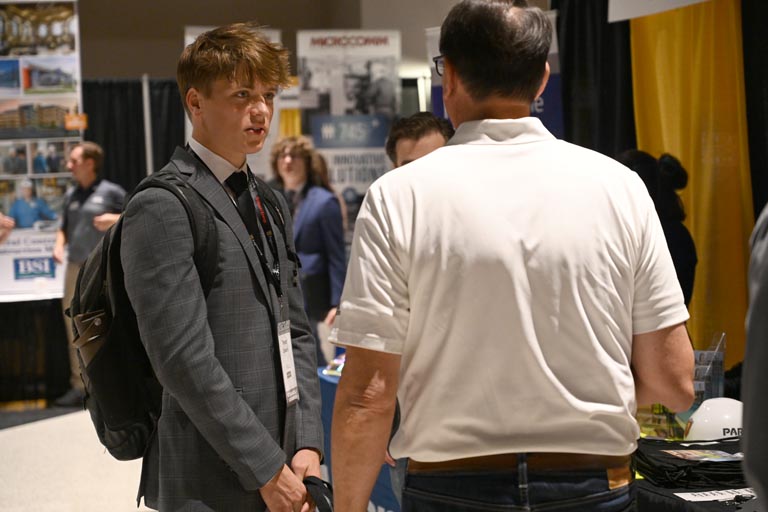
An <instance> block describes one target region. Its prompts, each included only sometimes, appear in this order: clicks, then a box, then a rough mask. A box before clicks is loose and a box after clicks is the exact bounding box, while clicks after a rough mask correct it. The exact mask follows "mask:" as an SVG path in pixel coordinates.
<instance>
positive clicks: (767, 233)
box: [741, 208, 768, 496]
mask: <svg viewBox="0 0 768 512" xmlns="http://www.w3.org/2000/svg"><path fill="white" fill-rule="evenodd" d="M751 242H752V254H751V259H750V264H749V311H748V312H747V344H746V349H745V353H744V368H743V369H742V380H741V400H742V402H743V404H744V412H743V424H744V425H743V426H744V436H743V438H742V448H743V450H744V473H745V475H746V477H747V481H748V483H749V484H750V485H752V486H753V487H754V489H755V492H756V493H757V494H758V495H759V496H766V495H768V457H766V456H765V454H766V452H767V451H768V408H766V407H765V390H766V389H767V388H768V371H766V370H768V315H767V314H766V312H768V208H765V209H764V210H763V213H762V214H761V215H760V217H759V218H758V220H757V224H756V225H755V228H754V231H753V232H752V240H751Z"/></svg>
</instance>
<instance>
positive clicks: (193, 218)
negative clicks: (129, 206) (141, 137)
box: [129, 164, 218, 297]
mask: <svg viewBox="0 0 768 512" xmlns="http://www.w3.org/2000/svg"><path fill="white" fill-rule="evenodd" d="M148 188H162V189H165V190H167V191H169V192H171V193H172V194H173V195H174V196H176V198H177V199H178V200H179V201H180V202H181V204H182V206H183V207H184V210H185V211H186V212H187V217H188V218H189V225H190V228H191V229H192V239H193V242H194V246H195V254H194V256H193V259H194V261H195V267H197V273H198V275H199V276H200V284H201V285H202V288H203V293H205V296H206V297H207V296H208V294H209V293H210V291H211V288H212V287H213V280H214V277H215V271H216V263H217V260H218V235H217V232H216V222H215V221H214V218H213V213H212V212H211V210H210V208H209V207H208V204H207V203H206V201H205V200H204V199H203V198H202V197H201V196H200V194H199V193H198V192H197V191H196V190H195V189H194V188H192V187H190V186H189V185H188V184H187V182H186V180H185V179H184V177H183V175H182V174H181V173H180V172H178V171H177V170H176V169H175V167H173V166H172V165H170V164H169V165H166V166H165V167H163V168H162V169H160V170H159V171H157V172H156V173H154V174H151V175H150V176H148V177H146V178H145V179H144V180H142V181H141V183H139V185H138V186H137V187H136V189H135V190H134V191H133V194H131V197H133V196H134V195H136V194H137V193H138V192H140V191H142V190H146V189H148ZM129 200H130V199H129Z"/></svg>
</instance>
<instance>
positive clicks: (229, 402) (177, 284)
mask: <svg viewBox="0 0 768 512" xmlns="http://www.w3.org/2000/svg"><path fill="white" fill-rule="evenodd" d="M193 251H194V248H193V240H192V233H191V229H190V226H189V220H188V218H187V214H186V212H185V211H184V208H183V207H182V205H181V203H180V202H179V201H178V200H177V199H176V198H175V197H174V196H173V195H172V194H171V193H170V192H168V191H166V190H162V189H154V188H153V189H148V190H145V191H142V192H141V193H139V194H137V195H136V196H135V197H134V198H133V199H132V200H131V201H130V202H129V204H128V208H127V210H126V212H125V214H124V220H123V233H122V248H121V261H122V265H123V269H124V272H125V288H126V290H127V292H128V297H129V298H130V300H131V304H132V305H133V308H134V310H135V312H136V318H137V321H138V326H139V332H140V333H141V339H142V342H143V343H144V346H145V347H146V350H147V354H148V355H149V359H150V361H151V363H152V367H153V368H154V370H155V373H156V374H157V377H158V379H159V381H160V383H161V384H162V385H163V387H164V388H165V390H166V391H167V392H168V393H169V394H170V395H172V396H173V397H174V398H175V399H176V400H177V401H178V403H179V405H180V406H181V408H182V410H183V411H184V413H185V414H186V415H187V416H188V417H189V419H190V420H191V421H192V423H193V424H194V425H195V427H196V428H197V430H198V431H199V432H200V434H201V435H202V436H203V437H204V438H205V440H206V441H207V442H208V443H209V444H210V445H211V446H212V447H213V449H214V450H215V451H216V452H217V453H218V454H219V456H220V457H221V458H222V459H223V460H224V461H225V462H226V464H227V465H228V466H229V467H230V468H231V469H232V470H233V471H234V472H235V473H236V474H237V476H238V478H239V480H240V483H241V484H242V486H243V488H244V489H246V490H249V491H255V490H257V489H259V488H260V487H262V486H263V485H264V484H266V483H267V482H268V481H269V480H270V479H271V478H272V477H273V476H274V475H275V474H277V472H278V471H279V470H280V468H281V467H282V465H283V464H284V463H285V461H286V456H285V453H284V452H283V451H282V449H281V448H280V446H279V445H278V444H277V443H276V442H275V441H274V440H273V439H272V437H271V436H270V435H269V433H268V432H267V430H266V428H265V427H264V425H263V424H262V423H261V422H260V421H259V419H258V418H257V417H256V415H255V414H254V412H253V410H252V409H251V408H250V407H248V405H247V404H246V403H245V401H244V400H243V399H242V397H241V396H240V395H239V394H238V393H237V391H236V390H235V388H234V386H233V384H232V381H231V380H230V378H229V375H227V373H226V372H225V371H224V369H223V368H222V366H221V364H220V362H219V360H218V359H217V358H216V356H215V353H214V339H213V335H212V333H211V330H210V327H209V325H208V319H207V305H206V300H205V297H204V294H203V290H202V288H201V285H200V279H199V276H198V273H197V269H196V267H195V265H194V262H193V260H192V256H193Z"/></svg>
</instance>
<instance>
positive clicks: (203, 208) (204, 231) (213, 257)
mask: <svg viewBox="0 0 768 512" xmlns="http://www.w3.org/2000/svg"><path fill="white" fill-rule="evenodd" d="M256 185H257V190H258V192H259V196H260V197H261V198H262V199H264V205H265V206H266V208H267V209H268V210H269V212H270V215H272V217H273V218H274V219H275V220H276V223H277V225H278V228H279V229H280V231H281V233H282V235H283V238H284V240H285V241H286V249H287V250H288V257H289V259H290V260H292V261H294V262H295V263H296V265H295V268H296V267H298V266H299V263H298V257H297V256H296V254H295V253H294V252H293V251H291V250H290V246H289V244H288V240H287V238H286V234H285V220H284V217H283V215H282V212H281V211H280V207H279V203H278V201H277V198H276V197H275V194H274V192H273V191H272V189H270V188H269V187H268V186H267V184H266V183H264V182H263V181H262V180H260V179H258V178H256ZM152 187H159V188H163V189H165V190H168V191H170V192H171V193H173V194H174V195H175V196H176V197H177V198H178V200H179V201H180V202H181V204H182V205H183V206H184V209H185V210H186V212H187V216H188V217H189V223H190V227H191V230H192V236H193V240H194V247H195V252H194V257H193V258H194V262H195V266H196V267H197V271H198V274H199V276H200V282H201V285H202V288H203V291H204V293H205V295H206V297H207V296H208V293H209V292H210V290H211V287H212V285H213V279H214V274H215V269H216V263H217V259H218V247H217V242H218V236H217V233H216V224H215V221H214V217H213V212H212V211H211V209H210V208H209V206H208V205H207V203H206V202H205V200H204V199H203V198H202V196H200V195H199V194H198V193H197V191H195V190H194V189H193V188H192V187H190V186H188V185H187V183H186V181H185V179H184V178H183V176H182V175H181V174H180V173H179V172H178V170H176V168H175V166H174V165H173V164H168V165H167V166H165V167H164V168H163V169H161V170H160V171H158V172H156V173H154V174H152V175H151V176H148V177H147V178H145V179H144V180H143V181H142V182H141V183H139V185H138V186H137V187H136V190H135V191H134V192H133V194H132V195H131V197H133V196H134V195H136V194H137V193H138V192H140V191H142V190H145V189H147V188H152ZM128 201H130V198H129V199H128ZM122 225H123V217H122V216H121V217H120V219H119V220H118V221H117V223H115V224H114V225H113V226H112V227H111V228H109V230H107V232H106V233H105V235H104V238H103V239H102V242H101V244H99V245H98V246H97V247H96V248H94V250H93V251H92V252H91V254H90V255H89V256H88V259H87V260H86V261H85V263H84V264H83V266H82V268H81V269H80V273H79V274H78V276H77V284H76V286H75V292H74V297H73V298H72V303H71V304H70V307H69V309H68V311H67V314H68V315H69V316H70V318H72V324H73V329H74V333H75V339H74V340H73V343H74V344H75V346H76V347H77V349H78V359H79V363H80V374H81V377H82V379H83V382H84V384H85V391H86V398H85V408H86V409H88V411H89V413H90V415H91V421H92V422H93V424H94V426H95V427H96V434H97V435H98V437H99V441H101V444H103V445H104V446H105V447H106V448H107V450H108V451H109V453H110V454H112V456H113V457H115V458H116V459H118V460H132V459H137V458H140V457H143V456H144V454H145V452H146V450H147V448H148V447H149V444H150V441H151V440H152V437H153V435H154V431H155V427H156V425H157V420H158V418H159V417H160V412H161V399H162V391H163V390H162V386H161V385H160V383H159V382H158V380H157V377H156V376H155V373H154V371H153V370H152V366H151V364H150V362H149V358H148V356H147V353H146V351H145V350H144V346H143V344H142V342H141V337H140V335H139V329H138V325H137V323H136V314H135V312H134V310H133V307H132V306H131V303H130V301H129V299H128V295H127V293H126V291H125V284H124V275H123V268H122V264H121V262H120V243H121V234H122ZM296 275H297V270H294V281H295V280H296V279H297V277H296Z"/></svg>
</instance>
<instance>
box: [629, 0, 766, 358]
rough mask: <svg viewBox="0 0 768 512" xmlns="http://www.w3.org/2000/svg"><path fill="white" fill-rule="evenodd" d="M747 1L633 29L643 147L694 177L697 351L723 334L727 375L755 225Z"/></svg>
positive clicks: (686, 195) (688, 203) (710, 5)
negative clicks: (744, 32)
mask: <svg viewBox="0 0 768 512" xmlns="http://www.w3.org/2000/svg"><path fill="white" fill-rule="evenodd" d="M740 4H741V2H735V1H733V0H710V1H708V2H704V3H700V4H696V5H693V6H689V7H684V8H680V9H675V10H672V11H668V12H665V13H661V14H656V15H653V16H647V17H644V18H639V19H636V20H632V22H631V41H632V72H633V85H634V102H635V122H636V128H637V145H638V148H639V149H642V150H644V151H647V152H649V153H651V154H653V155H654V156H656V157H658V156H660V154H661V153H664V152H667V153H671V154H672V155H675V156H677V157H678V158H679V159H680V161H681V163H682V164H683V166H684V167H685V168H686V169H687V170H688V173H689V181H688V187H687V188H686V189H685V190H683V191H682V194H681V196H682V198H683V203H684V205H685V210H686V213H687V214H688V218H687V220H686V224H687V226H688V228H689V229H690V231H691V234H692V235H693V239H694V241H695V243H696V250H697V252H698V257H699V264H698V266H697V268H696V281H695V284H694V290H693V299H692V300H691V304H690V311H691V321H690V322H689V330H690V332H691V338H692V339H693V342H694V345H695V346H696V348H706V347H707V346H708V345H709V343H710V342H711V340H712V337H713V335H714V334H715V333H716V332H718V331H724V332H725V333H726V343H727V351H726V363H725V364H726V368H728V367H730V366H732V365H733V364H735V363H737V362H738V361H741V360H742V359H743V356H744V318H745V316H746V310H747V285H746V276H747V267H748V262H749V242H748V241H749V235H750V232H751V230H752V226H753V224H754V218H753V213H752V194H751V181H750V174H749V156H748V148H747V133H746V132H747V121H746V107H745V99H744V74H743V60H742V46H741V41H742V39H741V5H740Z"/></svg>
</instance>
